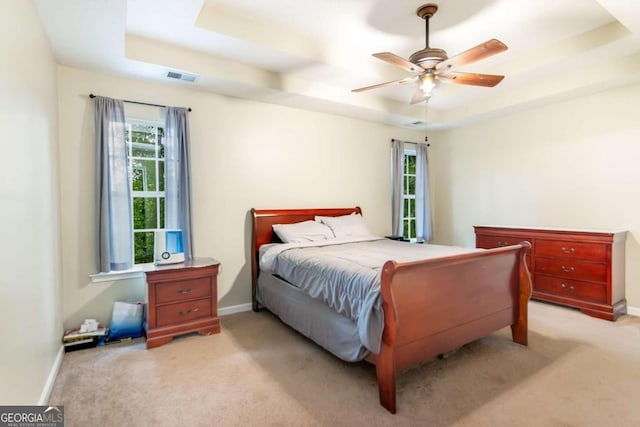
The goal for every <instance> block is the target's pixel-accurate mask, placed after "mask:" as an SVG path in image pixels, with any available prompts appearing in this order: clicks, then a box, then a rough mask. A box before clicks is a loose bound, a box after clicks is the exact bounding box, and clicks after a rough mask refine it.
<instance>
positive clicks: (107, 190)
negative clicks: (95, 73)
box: [94, 96, 133, 272]
mask: <svg viewBox="0 0 640 427" xmlns="http://www.w3.org/2000/svg"><path fill="white" fill-rule="evenodd" d="M94 103H95V104H94V105H95V132H96V146H97V148H98V156H97V160H98V165H97V168H96V171H97V175H98V176H97V185H98V189H97V195H98V266H99V269H100V271H101V272H109V271H117V270H126V269H129V268H131V267H133V224H132V216H131V193H130V191H131V190H130V186H129V167H128V159H127V145H126V141H125V121H124V107H123V104H122V101H119V100H116V99H111V98H106V97H103V96H96V97H95V99H94Z"/></svg>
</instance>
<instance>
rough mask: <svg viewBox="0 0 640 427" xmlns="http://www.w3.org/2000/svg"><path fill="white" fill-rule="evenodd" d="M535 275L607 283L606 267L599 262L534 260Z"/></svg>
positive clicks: (552, 259) (551, 259)
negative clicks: (540, 274)
mask: <svg viewBox="0 0 640 427" xmlns="http://www.w3.org/2000/svg"><path fill="white" fill-rule="evenodd" d="M535 266H536V273H543V274H549V275H552V276H560V277H566V278H567V279H573V280H590V281H593V282H606V281H607V265H606V264H604V263H599V262H589V261H578V260H572V259H560V258H543V257H538V258H536V264H535Z"/></svg>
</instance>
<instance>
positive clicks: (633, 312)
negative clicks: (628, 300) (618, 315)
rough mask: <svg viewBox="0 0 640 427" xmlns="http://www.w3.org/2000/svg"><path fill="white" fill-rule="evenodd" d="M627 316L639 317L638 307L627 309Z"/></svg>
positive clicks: (639, 310) (639, 309)
mask: <svg viewBox="0 0 640 427" xmlns="http://www.w3.org/2000/svg"><path fill="white" fill-rule="evenodd" d="M627 314H630V315H632V316H640V308H638V307H627Z"/></svg>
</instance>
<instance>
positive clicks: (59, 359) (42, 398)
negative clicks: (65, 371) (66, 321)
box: [38, 345, 64, 405]
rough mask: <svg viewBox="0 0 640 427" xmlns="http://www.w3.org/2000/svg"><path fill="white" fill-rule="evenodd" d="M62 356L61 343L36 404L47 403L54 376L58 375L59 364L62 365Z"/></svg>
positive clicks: (62, 347)
mask: <svg viewBox="0 0 640 427" xmlns="http://www.w3.org/2000/svg"><path fill="white" fill-rule="evenodd" d="M63 358H64V346H63V345H61V346H60V349H59V350H58V355H57V356H56V360H55V361H54V362H53V366H52V367H51V371H49V376H48V377H47V382H46V383H44V388H43V389H42V394H40V400H38V405H46V404H48V403H49V397H50V396H51V392H52V391H53V385H54V384H55V382H56V377H57V376H58V371H59V370H60V365H62V359H63Z"/></svg>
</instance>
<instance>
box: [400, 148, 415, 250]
mask: <svg viewBox="0 0 640 427" xmlns="http://www.w3.org/2000/svg"><path fill="white" fill-rule="evenodd" d="M402 164H403V171H402V179H403V194H402V202H403V206H404V209H403V217H402V236H403V237H404V238H406V239H410V240H415V239H416V151H415V150H407V149H405V150H404V161H403V162H402Z"/></svg>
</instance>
